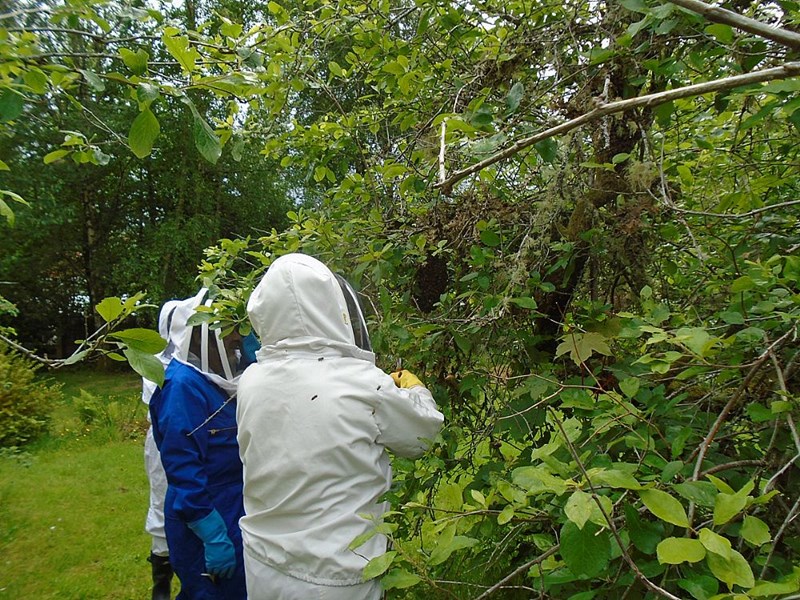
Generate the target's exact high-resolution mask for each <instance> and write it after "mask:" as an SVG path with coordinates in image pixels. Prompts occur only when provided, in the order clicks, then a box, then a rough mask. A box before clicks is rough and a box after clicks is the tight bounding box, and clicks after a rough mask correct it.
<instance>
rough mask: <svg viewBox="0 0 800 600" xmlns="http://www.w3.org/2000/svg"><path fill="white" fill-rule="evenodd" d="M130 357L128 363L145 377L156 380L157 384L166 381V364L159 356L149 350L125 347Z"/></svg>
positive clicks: (125, 352) (126, 354)
mask: <svg viewBox="0 0 800 600" xmlns="http://www.w3.org/2000/svg"><path fill="white" fill-rule="evenodd" d="M122 352H123V354H125V357H126V358H127V359H128V364H130V366H131V368H132V369H133V370H134V371H136V372H137V373H138V374H139V375H141V376H142V377H143V378H145V379H148V380H149V381H152V382H154V383H155V384H156V385H159V386H160V385H163V383H164V365H163V364H162V363H161V361H160V360H158V358H156V357H155V356H153V355H152V354H148V353H147V352H141V351H139V350H136V349H135V348H125V349H124V350H123V351H122Z"/></svg>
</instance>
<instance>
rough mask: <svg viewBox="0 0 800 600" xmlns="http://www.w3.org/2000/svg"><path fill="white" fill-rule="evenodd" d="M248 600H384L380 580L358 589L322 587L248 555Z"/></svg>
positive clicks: (246, 559) (357, 587)
mask: <svg viewBox="0 0 800 600" xmlns="http://www.w3.org/2000/svg"><path fill="white" fill-rule="evenodd" d="M244 571H245V575H246V577H247V600H380V598H381V584H380V581H378V580H377V579H373V580H371V581H367V582H366V583H360V584H358V585H342V586H332V585H319V584H317V583H309V582H308V581H303V580H301V579H295V578H294V577H290V576H289V575H285V574H283V573H281V572H280V571H278V570H276V569H273V568H272V567H270V566H268V565H265V564H264V563H262V562H261V561H259V560H257V559H255V558H253V557H252V556H250V554H249V553H248V552H247V548H245V551H244Z"/></svg>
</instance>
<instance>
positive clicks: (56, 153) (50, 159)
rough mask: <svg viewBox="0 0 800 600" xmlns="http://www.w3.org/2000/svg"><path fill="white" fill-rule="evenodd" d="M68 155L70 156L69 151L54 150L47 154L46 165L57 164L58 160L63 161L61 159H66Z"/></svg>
mask: <svg viewBox="0 0 800 600" xmlns="http://www.w3.org/2000/svg"><path fill="white" fill-rule="evenodd" d="M67 154H69V150H64V149H61V150H53V151H52V152H49V153H47V154H46V155H45V157H44V164H46V165H49V164H51V163H54V162H56V161H57V160H61V159H62V158H64V157H65V156H66V155H67Z"/></svg>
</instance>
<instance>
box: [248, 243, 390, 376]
mask: <svg viewBox="0 0 800 600" xmlns="http://www.w3.org/2000/svg"><path fill="white" fill-rule="evenodd" d="M344 286H346V283H343V280H341V279H339V278H337V277H336V275H334V273H333V272H332V271H331V270H330V269H328V267H326V266H325V265H324V264H322V263H321V262H320V261H318V260H317V259H316V258H312V257H310V256H307V255H305V254H287V255H285V256H282V257H280V258H278V259H277V260H276V261H275V262H274V263H272V265H270V267H269V270H268V271H267V273H266V275H264V277H263V278H262V279H261V281H260V282H259V284H258V286H256V289H255V290H253V294H252V295H251V296H250V300H249V301H248V303H247V314H248V316H249V317H250V322H251V323H252V325H253V329H254V330H255V332H256V335H258V337H259V339H260V340H261V345H262V350H261V351H260V352H261V353H269V352H272V351H278V350H283V349H286V348H292V347H297V346H303V347H313V346H315V345H318V344H315V343H314V341H315V340H317V341H318V342H319V343H324V345H325V346H326V347H329V348H330V347H336V348H338V349H339V350H340V351H341V352H342V353H343V354H345V355H349V356H356V357H358V358H364V359H365V360H370V361H373V362H374V356H373V354H372V352H370V351H369V350H367V349H362V348H359V344H358V343H357V340H356V336H355V334H354V329H355V330H356V331H359V332H364V334H363V339H365V340H366V339H368V338H367V337H366V334H365V332H366V324H365V321H364V316H363V314H362V313H361V309H360V307H359V305H358V302H357V300H356V299H355V294H353V293H352V290H351V288H349V286H347V287H344ZM343 290H346V292H345V291H343ZM345 293H349V294H350V295H351V298H350V300H351V301H350V302H349V303H348V301H347V298H346V297H345ZM348 304H349V306H348ZM351 313H354V314H352V315H351ZM359 342H360V345H361V346H362V347H364V348H369V344H368V341H366V342H362V341H361V340H359Z"/></svg>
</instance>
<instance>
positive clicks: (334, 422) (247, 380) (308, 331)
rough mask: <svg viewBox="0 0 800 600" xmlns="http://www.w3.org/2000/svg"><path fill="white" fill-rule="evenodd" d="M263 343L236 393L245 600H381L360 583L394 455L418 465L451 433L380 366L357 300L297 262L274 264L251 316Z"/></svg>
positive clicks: (410, 381) (373, 587) (421, 392)
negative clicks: (442, 434)
mask: <svg viewBox="0 0 800 600" xmlns="http://www.w3.org/2000/svg"><path fill="white" fill-rule="evenodd" d="M247 312H248V315H249V317H250V321H251V323H252V325H253V329H254V330H255V332H256V334H257V335H258V337H259V338H260V340H261V349H260V350H259V351H258V352H257V354H256V356H257V363H256V364H253V365H251V366H250V367H248V368H247V370H246V371H245V373H244V374H243V375H242V378H241V380H240V382H239V387H238V404H237V422H238V440H239V452H240V456H241V459H242V463H243V465H244V506H245V516H244V517H243V518H242V519H241V521H240V526H241V530H242V537H243V542H244V548H245V570H246V575H247V588H248V597H249V599H250V600H260V599H265V600H266V599H269V600H301V599H302V600H306V599H307V598H317V597H323V596H324V597H325V598H334V599H340V600H360V599H364V600H367V599H370V600H371V599H377V598H379V597H380V593H381V591H380V584H379V582H377V581H374V580H373V581H368V582H366V583H364V582H363V580H362V572H363V569H364V566H365V565H366V564H367V562H368V561H369V560H370V559H372V558H375V557H376V556H379V555H381V554H383V553H384V552H385V551H386V538H385V537H384V536H382V535H375V536H374V537H372V538H371V539H369V540H368V541H367V542H366V543H365V544H363V545H362V546H359V547H358V548H356V549H354V550H351V549H349V546H350V544H351V542H353V540H354V539H355V538H357V537H358V536H360V535H362V534H364V533H366V532H368V531H370V530H371V529H372V527H373V526H374V522H373V520H372V519H369V518H365V515H369V516H371V517H374V520H376V521H379V520H380V517H381V516H382V515H383V514H384V513H385V512H386V511H387V510H388V505H387V503H385V502H380V501H379V499H380V497H381V496H382V495H383V494H384V493H385V492H386V491H388V489H389V486H390V484H391V466H390V463H389V456H388V454H387V453H386V449H387V448H388V449H390V450H392V451H393V452H394V453H395V454H398V455H400V456H404V457H415V456H419V455H420V454H422V453H423V452H424V451H425V450H426V449H427V448H428V446H429V444H430V442H431V440H432V439H433V438H434V437H435V436H436V435H437V433H438V432H439V429H440V428H441V425H442V422H443V416H442V414H441V413H440V412H439V411H438V410H437V407H436V404H435V402H434V400H433V397H432V396H431V393H430V392H429V391H428V390H427V389H426V388H425V387H424V386H423V385H422V384H421V383H420V381H419V380H418V379H417V378H416V377H414V376H413V375H412V374H411V373H409V372H407V371H404V372H402V373H399V374H398V373H394V374H392V375H388V374H386V373H384V372H383V371H382V370H381V369H379V368H378V367H376V366H375V356H374V354H373V353H372V352H371V348H370V345H369V337H368V335H367V330H366V323H365V321H364V317H363V314H362V312H361V309H360V307H359V304H358V301H357V298H356V295H355V293H354V292H353V290H352V288H351V287H350V286H349V285H348V284H347V283H346V282H345V281H344V279H342V278H341V277H338V276H337V275H335V274H334V273H333V272H331V271H330V270H329V269H328V268H327V267H326V266H325V265H324V264H322V263H321V262H319V261H318V260H316V259H314V258H311V257H309V256H306V255H303V254H289V255H286V256H283V257H281V258H278V259H277V260H276V261H275V262H274V263H273V264H272V265H271V266H270V268H269V270H268V271H267V273H266V275H265V276H264V277H263V279H262V280H261V282H260V283H259V284H258V286H257V287H256V289H255V290H254V291H253V294H252V296H251V297H250V300H249V302H248V305H247Z"/></svg>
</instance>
